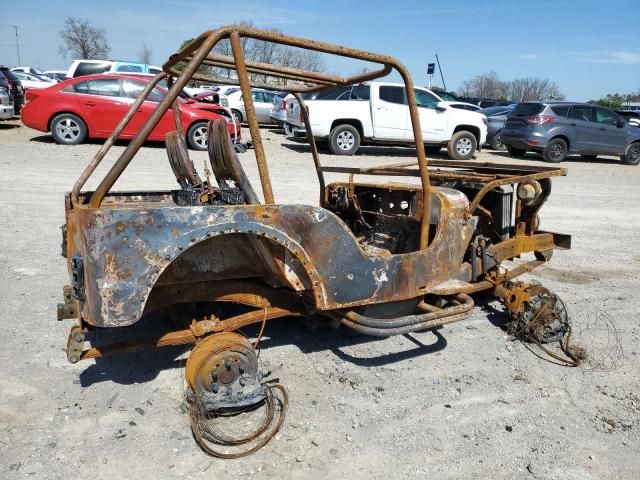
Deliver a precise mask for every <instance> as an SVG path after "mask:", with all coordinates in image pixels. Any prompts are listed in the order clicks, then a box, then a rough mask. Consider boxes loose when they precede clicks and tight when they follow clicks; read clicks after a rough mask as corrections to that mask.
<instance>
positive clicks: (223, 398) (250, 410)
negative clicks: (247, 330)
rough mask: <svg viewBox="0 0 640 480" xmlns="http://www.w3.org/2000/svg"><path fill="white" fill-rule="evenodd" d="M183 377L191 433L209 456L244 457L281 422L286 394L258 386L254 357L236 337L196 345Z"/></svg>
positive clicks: (210, 339) (244, 340)
mask: <svg viewBox="0 0 640 480" xmlns="http://www.w3.org/2000/svg"><path fill="white" fill-rule="evenodd" d="M185 377H186V381H187V385H188V390H187V394H186V398H187V401H188V403H189V405H190V407H189V416H190V417H191V430H192V431H193V435H194V437H195V439H196V441H197V442H198V445H200V447H201V448H202V449H203V450H204V451H205V452H206V453H208V454H209V455H212V456H215V457H219V458H239V457H243V456H245V455H249V454H250V453H253V452H255V451H257V450H259V449H260V448H262V447H263V446H264V445H266V444H267V443H268V442H269V440H270V439H271V438H272V437H273V435H275V434H276V432H277V431H278V430H279V429H280V427H281V426H282V424H283V422H284V418H285V414H286V407H287V401H288V399H287V391H286V389H285V388H284V387H283V386H282V385H278V384H275V385H268V384H267V383H265V382H263V381H262V374H261V373H260V372H259V371H258V358H257V355H256V352H255V350H254V348H253V346H252V345H251V343H250V342H249V340H248V339H247V338H245V337H244V336H242V335H239V334H237V333H232V332H223V333H216V334H213V335H210V336H209V337H206V338H204V339H203V340H201V341H200V342H199V343H198V344H197V345H196V346H195V347H194V349H193V351H192V352H191V355H190V356H189V358H188V359H187V365H186V368H185ZM222 447H224V449H221V448H222Z"/></svg>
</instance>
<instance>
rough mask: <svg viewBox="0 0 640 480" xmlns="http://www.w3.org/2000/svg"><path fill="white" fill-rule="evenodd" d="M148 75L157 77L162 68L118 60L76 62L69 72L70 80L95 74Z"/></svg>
mask: <svg viewBox="0 0 640 480" xmlns="http://www.w3.org/2000/svg"><path fill="white" fill-rule="evenodd" d="M107 72H111V73H146V74H151V75H155V74H157V73H160V72H162V68H161V67H156V66H154V65H148V64H146V63H139V62H121V61H118V60H74V61H73V63H72V64H71V66H70V67H69V70H67V77H68V78H75V77H80V76H82V75H91V74H94V73H107Z"/></svg>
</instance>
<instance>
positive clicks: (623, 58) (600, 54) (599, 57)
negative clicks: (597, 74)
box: [568, 50, 640, 65]
mask: <svg viewBox="0 0 640 480" xmlns="http://www.w3.org/2000/svg"><path fill="white" fill-rule="evenodd" d="M568 53H569V54H570V55H574V56H576V57H577V60H578V61H580V62H589V63H618V64H625V65H638V64H640V51H635V52H633V51H607V50H596V51H591V52H568Z"/></svg>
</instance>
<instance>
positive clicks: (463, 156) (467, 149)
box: [447, 130, 478, 160]
mask: <svg viewBox="0 0 640 480" xmlns="http://www.w3.org/2000/svg"><path fill="white" fill-rule="evenodd" d="M476 148H478V141H477V140H476V137H475V135H474V134H473V133H471V132H467V131H465V130H462V131H460V132H456V133H454V134H453V136H452V137H451V140H449V143H448V144H447V153H448V154H449V158H451V159H453V160H469V159H470V158H471V157H472V156H473V154H474V153H476Z"/></svg>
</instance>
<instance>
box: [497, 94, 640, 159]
mask: <svg viewBox="0 0 640 480" xmlns="http://www.w3.org/2000/svg"><path fill="white" fill-rule="evenodd" d="M502 142H503V143H504V144H505V145H506V146H507V149H508V150H509V153H510V154H511V155H513V156H515V157H521V156H523V155H524V154H525V153H526V152H527V151H536V152H541V153H542V158H544V160H545V161H547V162H552V163H558V162H561V161H563V160H564V159H565V157H566V156H567V155H568V154H578V155H582V157H584V158H585V159H594V158H595V157H596V156H598V155H620V160H622V162H623V163H626V164H628V165H637V164H638V163H640V130H638V128H636V127H632V126H630V125H629V124H628V123H627V122H626V121H625V119H624V118H622V117H621V116H620V115H618V114H617V113H615V112H613V111H612V110H609V109H608V108H605V107H600V106H598V105H590V104H588V103H571V102H527V103H521V104H519V105H518V106H516V108H514V109H513V111H512V112H511V114H509V116H508V117H507V123H506V125H505V128H504V129H503V130H502Z"/></svg>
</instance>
